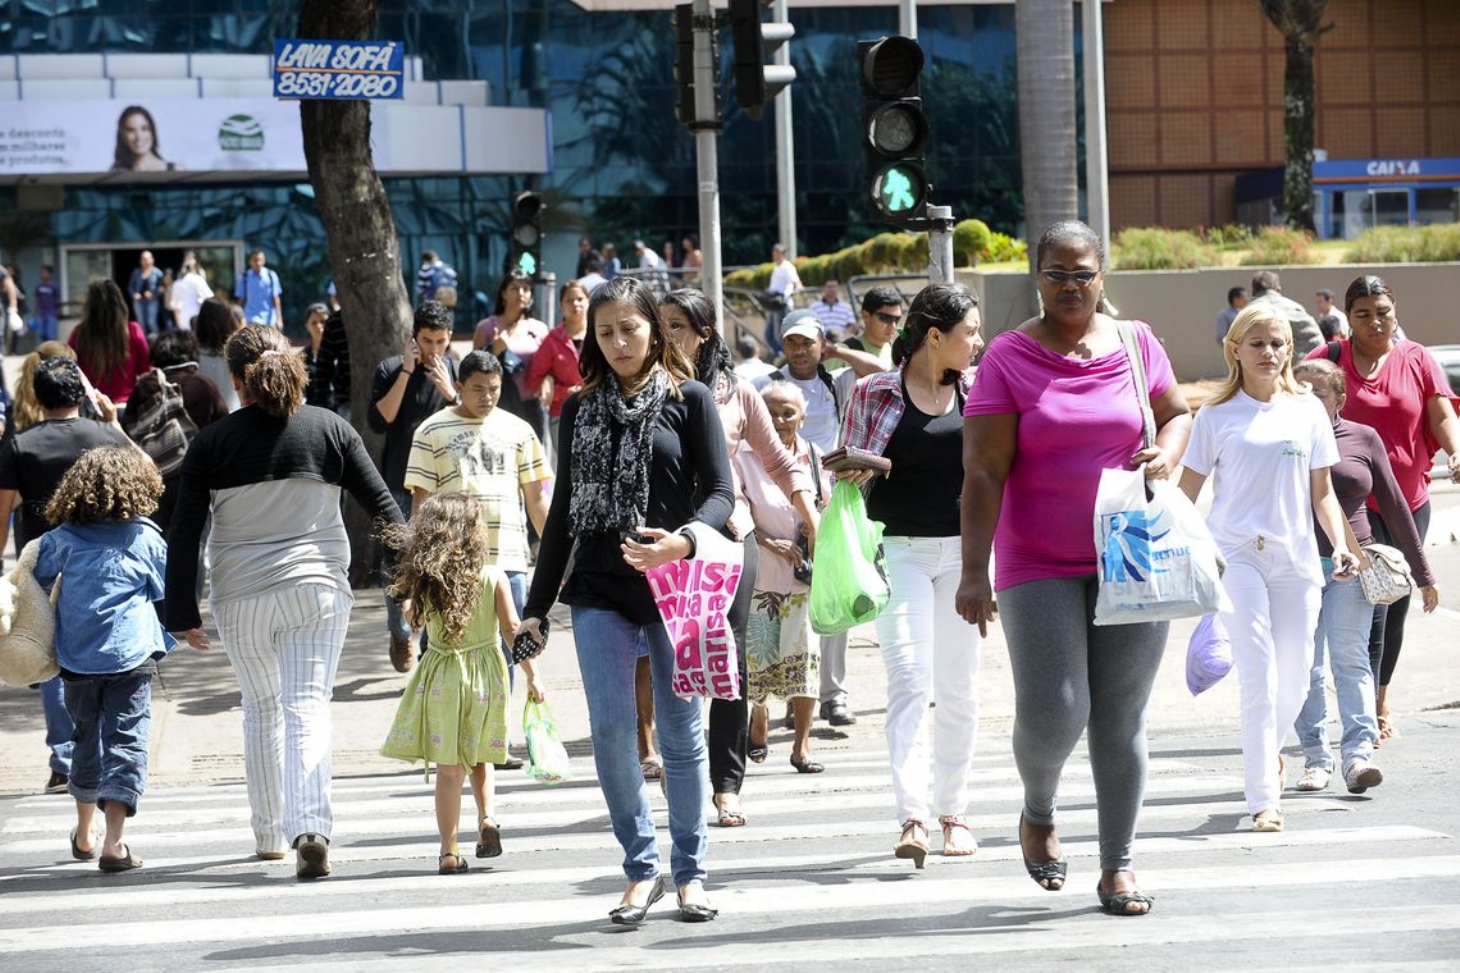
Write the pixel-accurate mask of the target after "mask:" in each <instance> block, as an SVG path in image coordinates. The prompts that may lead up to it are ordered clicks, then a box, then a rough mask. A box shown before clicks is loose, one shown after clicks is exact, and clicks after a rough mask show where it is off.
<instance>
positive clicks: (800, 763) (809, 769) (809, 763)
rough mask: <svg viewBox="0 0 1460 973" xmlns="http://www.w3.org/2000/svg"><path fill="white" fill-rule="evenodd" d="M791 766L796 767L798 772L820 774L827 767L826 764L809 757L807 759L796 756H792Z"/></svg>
mask: <svg viewBox="0 0 1460 973" xmlns="http://www.w3.org/2000/svg"><path fill="white" fill-rule="evenodd" d="M791 766H792V767H795V768H796V773H798V774H819V773H821V772H822V771H824V770H825V769H826V767H825V766H823V765H821V764H819V763H816V762H815V761H813V760H811V759H810V758H809V757H808V758H807V759H805V760H797V759H796V758H795V757H792V758H791Z"/></svg>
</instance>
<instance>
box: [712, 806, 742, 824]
mask: <svg viewBox="0 0 1460 973" xmlns="http://www.w3.org/2000/svg"><path fill="white" fill-rule="evenodd" d="M715 813H716V815H717V817H718V819H719V824H720V827H722V828H743V827H745V812H744V811H743V810H740V811H733V810H731V809H729V808H726V807H722V806H721V805H720V804H719V803H718V802H717V803H716V804H715Z"/></svg>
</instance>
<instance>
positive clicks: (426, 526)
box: [380, 493, 543, 875]
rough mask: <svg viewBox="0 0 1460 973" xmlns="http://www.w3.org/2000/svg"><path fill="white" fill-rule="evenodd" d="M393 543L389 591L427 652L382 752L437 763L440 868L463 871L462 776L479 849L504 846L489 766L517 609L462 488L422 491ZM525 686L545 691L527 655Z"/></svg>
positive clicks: (503, 716) (487, 851) (504, 699)
mask: <svg viewBox="0 0 1460 973" xmlns="http://www.w3.org/2000/svg"><path fill="white" fill-rule="evenodd" d="M397 530H398V531H399V537H398V539H397V540H396V541H395V543H394V544H393V545H392V546H394V547H395V548H396V549H397V550H399V551H400V552H401V554H400V557H399V560H398V561H397V563H396V568H395V583H394V585H393V586H392V587H391V594H392V596H394V597H396V598H400V599H402V600H403V601H404V602H405V604H404V605H403V609H404V610H405V611H406V613H407V617H409V618H411V621H412V624H413V625H420V624H422V623H423V622H424V624H425V626H426V654H425V655H424V656H423V657H422V659H421V664H420V665H418V666H416V668H415V670H414V671H413V672H412V673H411V677H410V680H409V682H407V683H406V689H405V694H404V695H403V696H402V697H401V701H400V708H399V709H397V710H396V714H395V723H394V724H393V725H392V726H391V728H390V735H389V736H388V737H387V738H386V740H385V746H383V747H382V748H381V751H380V752H381V753H383V754H384V755H385V756H387V757H394V758H396V759H398V760H411V761H415V760H428V761H430V762H432V763H434V764H436V826H437V828H438V829H439V830H440V832H441V854H440V857H439V858H438V859H437V871H438V872H439V873H440V874H442V875H454V874H458V873H460V872H464V871H466V868H467V864H466V859H465V858H464V857H463V856H462V855H461V851H460V848H459V847H458V845H457V831H458V829H459V827H460V824H461V785H462V782H463V780H464V779H465V778H466V777H467V774H468V770H469V771H470V777H471V790H472V796H473V797H474V798H476V804H477V846H476V856H477V857H478V858H495V857H496V856H498V855H500V854H502V834H501V830H500V829H499V828H498V827H497V822H496V820H495V819H494V818H493V817H492V796H493V795H492V765H493V764H495V763H501V762H503V761H504V760H506V759H507V703H508V698H509V696H510V692H509V689H508V682H507V661H506V659H505V658H503V655H502V651H501V643H500V641H499V639H505V640H507V642H508V643H511V641H512V639H513V637H514V636H515V635H516V632H517V626H518V623H519V621H518V618H517V610H516V609H515V608H514V607H513V605H512V592H511V589H510V588H509V587H508V584H507V578H506V576H505V575H504V574H503V573H502V571H501V569H499V568H497V567H495V566H493V565H492V564H491V560H492V558H491V551H490V547H489V545H488V543H487V525H486V520H485V518H484V517H483V516H482V515H481V507H480V504H478V502H477V501H476V500H475V499H473V498H472V497H470V496H468V495H467V494H465V493H443V494H438V495H436V496H433V497H431V498H430V499H428V500H426V501H425V502H424V503H423V504H421V506H420V507H419V509H417V511H416V512H415V516H414V517H412V518H411V521H410V523H409V524H407V525H405V526H404V527H401V528H397ZM522 674H523V675H524V676H525V677H526V679H527V695H528V696H529V698H531V699H535V700H539V701H540V700H541V699H542V698H543V694H542V689H541V687H540V685H539V684H538V680H537V672H536V670H535V669H534V668H533V665H532V663H531V662H523V663H522Z"/></svg>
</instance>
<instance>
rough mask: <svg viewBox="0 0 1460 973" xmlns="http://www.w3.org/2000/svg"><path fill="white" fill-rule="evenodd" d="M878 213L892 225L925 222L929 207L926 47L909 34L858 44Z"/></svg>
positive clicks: (874, 209)
mask: <svg viewBox="0 0 1460 973" xmlns="http://www.w3.org/2000/svg"><path fill="white" fill-rule="evenodd" d="M857 62H858V64H859V65H860V67H861V76H862V128H863V131H864V132H865V133H866V140H867V141H866V149H867V189H868V195H869V196H870V197H871V203H872V212H873V214H874V215H878V216H881V217H882V218H884V219H886V220H887V221H889V222H892V223H900V224H908V223H912V222H914V221H918V220H922V219H923V218H925V217H926V216H927V210H928V188H929V187H928V176H927V170H926V169H925V167H924V164H923V152H924V148H925V147H926V145H927V142H928V117H927V116H926V115H925V114H923V99H922V97H921V84H920V82H919V80H918V79H919V76H920V75H921V74H922V71H923V64H924V58H923V49H922V48H921V47H920V46H919V45H918V42H917V41H915V40H912V39H911V38H908V37H884V38H882V39H880V40H875V41H858V42H857Z"/></svg>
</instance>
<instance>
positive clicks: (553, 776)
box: [522, 699, 573, 784]
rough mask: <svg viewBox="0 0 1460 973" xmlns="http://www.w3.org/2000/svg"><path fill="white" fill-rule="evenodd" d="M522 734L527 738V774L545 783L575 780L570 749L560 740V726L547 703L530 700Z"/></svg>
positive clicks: (523, 712) (526, 707)
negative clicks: (570, 759)
mask: <svg viewBox="0 0 1460 973" xmlns="http://www.w3.org/2000/svg"><path fill="white" fill-rule="evenodd" d="M522 736H523V737H524V738H525V739H526V740H527V774H528V776H530V777H536V778H537V779H538V780H540V781H542V782H543V783H544V784H561V783H562V782H563V781H565V780H572V779H573V768H572V766H571V765H570V764H569V762H568V751H567V748H565V747H564V746H563V741H562V740H560V739H558V725H557V723H555V722H553V713H552V710H550V709H548V705H547V703H539V702H536V701H534V700H531V699H529V700H528V701H527V705H526V706H525V707H523V709H522Z"/></svg>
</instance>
